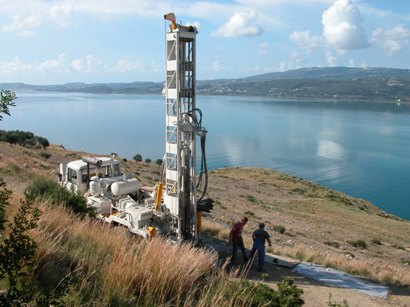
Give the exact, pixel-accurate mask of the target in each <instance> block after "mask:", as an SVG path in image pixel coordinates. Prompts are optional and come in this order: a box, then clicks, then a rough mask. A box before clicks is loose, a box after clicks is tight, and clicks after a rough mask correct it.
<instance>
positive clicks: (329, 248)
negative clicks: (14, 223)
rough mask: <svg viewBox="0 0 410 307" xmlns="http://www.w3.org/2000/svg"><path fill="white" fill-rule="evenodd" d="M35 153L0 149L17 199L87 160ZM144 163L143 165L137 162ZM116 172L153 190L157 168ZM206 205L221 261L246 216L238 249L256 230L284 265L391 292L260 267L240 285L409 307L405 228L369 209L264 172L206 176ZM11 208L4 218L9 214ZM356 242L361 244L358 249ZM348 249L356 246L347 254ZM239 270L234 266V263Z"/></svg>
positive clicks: (317, 302)
mask: <svg viewBox="0 0 410 307" xmlns="http://www.w3.org/2000/svg"><path fill="white" fill-rule="evenodd" d="M41 152H43V150H39V149H28V148H24V147H20V146H13V145H10V144H7V143H2V142H0V177H3V178H5V180H6V182H7V184H8V187H9V188H12V189H13V190H14V191H15V194H14V195H15V198H16V199H17V198H19V197H21V195H22V193H23V191H24V189H25V187H26V186H27V184H28V183H29V182H30V180H31V179H32V178H33V177H34V176H49V177H52V178H55V179H57V175H58V172H59V166H58V164H59V163H60V162H68V161H71V160H76V159H79V158H81V157H82V156H83V155H87V154H86V153H83V152H74V151H69V150H66V149H64V148H63V147H61V146H57V145H51V146H50V147H49V148H47V150H46V152H48V153H49V154H51V156H50V157H49V158H48V159H45V158H43V157H41V156H40V155H39V154H40V153H41ZM144 158H145V157H144ZM122 166H123V171H125V172H130V173H133V174H134V175H135V176H136V177H137V178H139V179H140V180H141V182H142V185H154V184H155V183H156V181H157V180H158V178H159V175H160V171H161V168H160V167H159V166H158V165H157V164H155V163H145V162H139V163H137V162H134V161H123V163H122ZM208 195H209V197H211V198H213V199H214V200H215V203H214V204H215V206H214V210H213V212H212V213H211V214H209V215H207V216H205V227H204V228H205V231H207V232H208V233H213V236H214V237H215V239H218V240H219V241H220V246H223V245H225V248H224V251H223V253H222V254H223V255H225V256H227V255H229V252H230V251H229V247H227V246H226V243H225V242H226V239H227V234H228V232H229V229H230V227H231V225H232V223H233V222H235V221H237V220H239V219H240V218H241V217H242V216H244V215H246V216H247V217H248V218H249V223H248V225H247V226H246V227H245V229H244V240H245V245H246V247H248V248H250V247H251V244H252V242H251V233H252V232H253V231H254V230H255V229H256V228H257V225H258V223H260V222H264V223H265V224H266V225H267V226H266V230H268V232H269V233H270V235H271V238H272V241H273V247H272V249H268V250H267V251H268V252H271V253H273V254H275V255H279V257H281V258H284V259H287V260H288V261H289V262H294V263H298V262H299V261H302V260H304V261H309V262H315V263H319V264H322V265H324V266H329V267H334V268H337V269H340V270H343V271H345V272H347V273H350V274H353V275H357V276H360V277H363V278H366V279H369V280H372V281H375V282H379V283H381V284H388V285H389V287H390V289H391V291H390V294H389V296H388V298H387V300H385V299H381V298H377V297H372V296H369V295H366V294H361V293H359V292H356V291H353V290H349V289H341V288H336V287H328V286H325V285H323V284H320V283H318V282H316V281H313V280H311V279H309V278H306V277H304V276H301V275H298V274H296V273H293V272H292V270H291V269H290V268H284V267H280V266H277V265H274V264H267V265H266V270H267V273H268V275H269V278H268V279H267V280H266V281H262V280H261V276H260V273H258V272H256V268H255V265H254V266H253V267H252V268H251V270H250V271H249V273H248V274H247V278H249V279H253V280H257V281H260V282H266V283H267V284H269V285H271V286H275V284H276V283H277V282H278V281H280V280H282V278H283V277H285V276H291V277H292V278H294V280H295V283H296V284H297V285H298V287H300V288H302V289H303V290H304V295H303V298H304V300H305V306H328V302H329V295H331V300H332V302H335V303H338V304H341V303H342V301H343V300H347V303H348V305H349V306H410V289H409V286H410V268H409V266H410V223H409V222H408V221H405V220H401V219H398V218H396V217H394V216H392V215H389V214H387V213H385V212H383V211H381V210H380V209H378V208H377V207H375V206H374V205H372V204H371V203H369V202H367V201H364V200H360V199H356V198H352V197H350V196H348V195H345V194H342V193H339V192H336V191H333V190H329V189H327V188H324V187H322V186H320V185H317V184H314V183H312V182H309V181H306V180H302V179H299V178H296V177H291V176H288V175H286V174H282V173H278V172H275V171H273V170H270V169H256V168H226V169H218V170H214V171H212V172H211V173H210V175H209V187H208ZM13 211H15V208H13V209H11V210H10V215H11V214H13ZM360 241H362V242H364V243H365V246H363V244H362V243H361V244H358V242H359V243H360ZM355 245H356V246H355ZM238 264H239V263H238Z"/></svg>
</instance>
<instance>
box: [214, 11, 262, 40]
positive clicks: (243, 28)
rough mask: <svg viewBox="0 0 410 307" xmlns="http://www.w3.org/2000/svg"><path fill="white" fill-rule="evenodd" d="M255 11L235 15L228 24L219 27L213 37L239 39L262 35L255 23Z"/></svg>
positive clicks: (260, 29) (260, 28)
mask: <svg viewBox="0 0 410 307" xmlns="http://www.w3.org/2000/svg"><path fill="white" fill-rule="evenodd" d="M256 19H257V15H256V13H255V11H247V12H239V13H235V14H234V15H233V16H231V18H229V20H228V22H227V23H225V24H223V25H222V26H221V27H219V28H218V29H217V30H216V31H215V32H214V33H212V35H213V36H222V37H239V36H258V35H261V34H262V33H263V29H262V27H261V26H260V25H259V24H257V23H256Z"/></svg>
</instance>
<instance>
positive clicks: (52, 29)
mask: <svg viewBox="0 0 410 307" xmlns="http://www.w3.org/2000/svg"><path fill="white" fill-rule="evenodd" d="M168 12H174V13H175V15H176V17H177V21H178V22H179V23H181V24H184V25H195V26H196V27H197V28H198V36H197V79H200V80H205V79H221V78H239V77H246V76H252V75H257V74H263V73H269V72H278V71H287V70H291V69H298V68H302V67H332V66H347V67H393V68H406V69H410V1H409V0H227V1H223V0H208V1H202V0H179V1H174V0H157V1H152V0H12V1H11V0H0V82H1V83H4V82H24V83H28V84H60V83H67V82H86V83H94V82H134V81H163V80H164V79H165V75H166V73H165V33H166V31H168V29H169V28H168V22H167V21H165V20H164V19H163V15H164V14H166V13H168Z"/></svg>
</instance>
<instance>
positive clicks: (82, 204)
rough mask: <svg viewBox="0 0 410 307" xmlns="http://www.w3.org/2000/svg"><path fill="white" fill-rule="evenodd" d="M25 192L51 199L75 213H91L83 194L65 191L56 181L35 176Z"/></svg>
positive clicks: (54, 203) (53, 202) (55, 203)
mask: <svg viewBox="0 0 410 307" xmlns="http://www.w3.org/2000/svg"><path fill="white" fill-rule="evenodd" d="M27 193H30V194H32V195H34V196H35V197H40V198H42V199H51V202H52V204H53V205H62V206H64V207H67V208H69V209H71V210H72V211H73V212H74V213H75V214H79V215H85V214H89V215H92V210H91V209H90V208H87V204H86V200H85V198H84V197H83V196H81V195H78V194H75V193H72V192H70V191H67V190H66V189H65V188H63V187H61V186H60V185H59V184H58V183H57V182H55V181H52V180H50V179H46V178H41V177H40V178H36V179H34V180H33V181H32V183H31V184H30V185H29V186H28V187H27Z"/></svg>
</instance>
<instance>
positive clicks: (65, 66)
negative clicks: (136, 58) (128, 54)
mask: <svg viewBox="0 0 410 307" xmlns="http://www.w3.org/2000/svg"><path fill="white" fill-rule="evenodd" d="M119 63H120V65H122V67H125V66H126V65H125V64H124V62H123V60H119V61H118V63H117V64H116V65H115V66H113V67H110V66H108V65H106V64H104V63H103V62H102V61H101V60H99V59H98V58H96V57H95V56H94V55H91V54H88V55H86V56H84V57H81V58H76V59H73V60H69V59H67V56H66V53H64V52H63V53H61V54H59V55H58V56H57V58H54V59H47V60H44V61H42V62H40V63H32V64H26V63H23V62H22V61H21V60H20V59H19V58H18V57H15V58H14V59H13V60H11V61H0V67H1V71H0V76H2V75H23V74H27V73H45V74H47V73H52V74H69V73H98V72H122V71H120V70H119V69H118V65H119ZM134 65H135V64H134ZM124 71H125V70H124Z"/></svg>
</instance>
